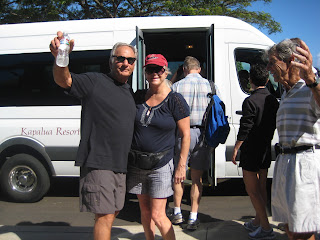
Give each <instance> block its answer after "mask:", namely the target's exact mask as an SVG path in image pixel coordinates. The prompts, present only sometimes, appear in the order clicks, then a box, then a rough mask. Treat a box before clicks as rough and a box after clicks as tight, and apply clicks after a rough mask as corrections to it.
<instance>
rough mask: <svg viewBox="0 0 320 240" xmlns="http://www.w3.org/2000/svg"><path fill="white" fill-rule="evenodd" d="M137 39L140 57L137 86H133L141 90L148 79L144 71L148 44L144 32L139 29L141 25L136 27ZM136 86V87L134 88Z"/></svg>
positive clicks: (137, 64) (138, 60) (137, 66)
mask: <svg viewBox="0 0 320 240" xmlns="http://www.w3.org/2000/svg"><path fill="white" fill-rule="evenodd" d="M136 34H137V35H136V40H137V50H138V59H137V63H136V69H137V86H132V87H133V90H134V91H135V90H141V89H145V88H146V85H147V84H146V79H145V76H144V73H143V65H144V59H145V57H146V46H145V43H144V37H143V32H142V31H141V30H140V29H139V27H138V26H137V27H136ZM134 87H136V89H134Z"/></svg>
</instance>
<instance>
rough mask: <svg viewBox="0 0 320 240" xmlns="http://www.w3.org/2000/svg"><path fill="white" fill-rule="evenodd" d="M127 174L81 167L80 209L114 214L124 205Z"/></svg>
mask: <svg viewBox="0 0 320 240" xmlns="http://www.w3.org/2000/svg"><path fill="white" fill-rule="evenodd" d="M125 194H126V174H124V173H115V172H113V171H110V170H100V169H94V168H86V167H81V171H80V194H79V199H80V211H81V212H92V213H95V214H114V213H115V212H117V211H120V210H121V209H122V208H123V206H124V200H125Z"/></svg>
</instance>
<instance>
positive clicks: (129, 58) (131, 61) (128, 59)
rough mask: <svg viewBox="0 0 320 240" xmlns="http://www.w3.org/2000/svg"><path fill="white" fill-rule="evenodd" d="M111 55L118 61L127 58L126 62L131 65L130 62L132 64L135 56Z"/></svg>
mask: <svg viewBox="0 0 320 240" xmlns="http://www.w3.org/2000/svg"><path fill="white" fill-rule="evenodd" d="M112 57H115V58H116V59H117V61H118V62H124V60H126V59H127V61H128V63H129V64H130V65H131V64H134V62H135V61H136V58H133V57H128V58H127V57H124V56H116V55H113V56H112Z"/></svg>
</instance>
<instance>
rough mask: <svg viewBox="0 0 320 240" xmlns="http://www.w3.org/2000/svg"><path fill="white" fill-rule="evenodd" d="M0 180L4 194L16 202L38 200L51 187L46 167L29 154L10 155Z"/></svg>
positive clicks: (0, 174) (3, 167)
mask: <svg viewBox="0 0 320 240" xmlns="http://www.w3.org/2000/svg"><path fill="white" fill-rule="evenodd" d="M0 182H1V190H2V193H3V196H6V197H8V198H9V200H11V201H14V202H37V201H39V200H40V199H42V197H43V196H44V195H45V194H46V193H47V192H48V190H49V188H50V178H49V175H48V172H47V170H46V168H45V167H44V166H43V165H42V163H41V162H40V161H39V160H38V159H36V158H35V157H33V156H31V155H28V154H17V155H13V156H12V157H10V158H9V159H8V160H7V161H6V162H5V163H4V164H3V166H2V168H1V173H0Z"/></svg>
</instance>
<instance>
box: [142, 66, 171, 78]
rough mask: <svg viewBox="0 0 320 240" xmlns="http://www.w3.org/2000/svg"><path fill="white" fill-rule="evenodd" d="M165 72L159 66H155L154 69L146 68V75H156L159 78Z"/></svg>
mask: <svg viewBox="0 0 320 240" xmlns="http://www.w3.org/2000/svg"><path fill="white" fill-rule="evenodd" d="M165 71H166V70H165V69H164V67H161V66H156V67H146V73H147V74H152V73H157V74H158V75H159V76H160V75H162V74H163V73H164V72H165Z"/></svg>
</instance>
